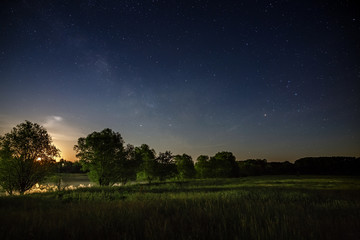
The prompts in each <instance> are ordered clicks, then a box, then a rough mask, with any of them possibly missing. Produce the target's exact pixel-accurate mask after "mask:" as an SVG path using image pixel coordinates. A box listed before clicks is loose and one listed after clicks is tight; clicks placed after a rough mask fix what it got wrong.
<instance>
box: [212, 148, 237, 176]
mask: <svg viewBox="0 0 360 240" xmlns="http://www.w3.org/2000/svg"><path fill="white" fill-rule="evenodd" d="M209 163H210V166H211V169H212V173H211V175H212V176H211V177H215V178H224V177H237V176H238V173H239V166H238V165H237V163H236V158H235V156H234V155H233V154H232V153H231V152H218V153H216V154H215V156H213V157H211V158H210V161H209Z"/></svg>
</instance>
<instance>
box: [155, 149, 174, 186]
mask: <svg viewBox="0 0 360 240" xmlns="http://www.w3.org/2000/svg"><path fill="white" fill-rule="evenodd" d="M176 174H177V168H176V164H175V160H174V157H173V155H172V154H171V152H170V151H166V152H164V153H159V155H158V157H157V158H156V175H157V177H158V178H159V180H160V181H164V180H165V179H168V178H172V177H175V176H176Z"/></svg>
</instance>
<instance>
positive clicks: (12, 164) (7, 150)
mask: <svg viewBox="0 0 360 240" xmlns="http://www.w3.org/2000/svg"><path fill="white" fill-rule="evenodd" d="M74 150H75V151H76V153H77V155H76V156H77V157H78V158H79V161H77V162H70V161H66V160H64V159H61V160H60V161H59V162H56V161H55V160H54V159H55V157H58V156H59V150H58V149H57V148H56V147H55V146H53V145H52V140H51V137H50V136H49V135H48V133H47V131H46V130H45V129H44V128H43V127H42V126H40V125H38V124H36V123H31V122H29V121H25V123H21V124H19V125H17V126H16V127H14V128H13V129H12V131H11V132H10V133H7V134H5V136H0V186H1V187H2V188H3V189H4V190H6V191H7V192H8V193H9V194H12V193H13V192H19V193H20V194H23V193H24V192H25V191H27V190H29V189H31V188H32V187H33V186H34V185H35V184H36V183H38V182H41V181H43V180H44V179H46V178H47V177H49V176H54V175H56V176H59V173H80V172H82V173H84V172H86V173H87V174H88V176H89V178H90V180H91V181H93V182H96V183H98V184H99V185H100V186H111V185H113V184H115V183H122V184H126V183H127V182H128V181H134V180H142V181H147V182H148V183H152V182H153V181H155V180H157V181H164V180H166V179H177V180H183V179H190V178H236V177H246V176H258V175H281V174H287V175H290V174H331V175H360V158H355V157H315V158H301V159H299V160H296V161H295V162H294V163H290V162H288V161H286V162H267V160H266V159H248V160H245V161H236V158H235V156H234V155H233V154H232V153H231V152H225V151H223V152H218V153H216V154H215V155H214V156H211V157H209V156H206V155H201V156H199V157H198V158H197V159H196V163H194V161H193V159H192V158H191V156H189V155H187V154H182V155H173V154H172V153H171V152H170V151H165V152H163V153H162V152H159V153H156V152H155V150H154V149H152V148H150V147H149V146H148V145H147V144H142V145H141V146H139V147H134V146H133V145H130V144H127V145H125V142H124V140H123V139H122V137H121V135H120V133H118V132H114V131H113V130H111V129H109V128H106V129H104V130H102V131H101V132H93V133H90V134H89V135H87V136H86V137H81V138H79V139H78V142H77V144H76V145H75V146H74ZM58 180H59V178H58ZM58 182H59V183H60V182H61V181H60V180H59V181H58Z"/></svg>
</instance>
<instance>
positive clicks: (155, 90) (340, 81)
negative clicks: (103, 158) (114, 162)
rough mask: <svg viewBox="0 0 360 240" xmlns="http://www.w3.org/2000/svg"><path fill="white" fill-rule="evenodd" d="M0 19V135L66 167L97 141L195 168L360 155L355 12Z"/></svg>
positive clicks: (254, 7) (26, 12)
mask: <svg viewBox="0 0 360 240" xmlns="http://www.w3.org/2000/svg"><path fill="white" fill-rule="evenodd" d="M0 6H1V7H0V23H1V25H2V26H3V29H2V33H3V34H2V35H1V37H0V81H1V88H0V109H1V111H0V135H3V134H5V133H8V132H10V131H11V129H12V128H13V127H15V126H16V125H17V124H20V123H22V122H24V121H25V119H26V120H29V121H31V122H36V123H38V124H40V125H42V126H43V127H45V128H46V129H47V131H48V133H49V134H50V135H51V137H52V139H53V142H54V145H55V146H56V147H57V148H59V149H60V150H61V154H62V157H63V158H64V159H65V160H70V161H74V160H75V159H76V158H75V151H74V150H73V146H74V145H75V144H76V143H77V139H78V138H79V137H86V136H87V135H88V134H90V133H92V132H93V131H101V130H103V129H104V128H110V129H112V130H113V131H115V132H119V133H120V134H121V136H122V137H123V139H124V141H125V144H127V143H129V144H132V145H134V146H140V145H141V144H143V143H145V144H148V145H149V146H150V147H151V148H153V149H154V150H155V151H156V152H157V153H158V152H165V151H167V150H168V151H171V152H172V153H173V154H183V153H186V154H188V155H190V156H192V157H193V160H196V158H197V157H198V156H199V155H208V156H213V155H215V153H217V152H220V151H229V152H232V153H233V154H234V155H235V156H236V158H237V160H240V159H267V161H269V162H283V161H289V162H294V161H295V160H297V159H299V158H302V157H318V156H354V157H359V156H360V125H359V124H358V119H360V111H359V103H360V99H359V90H360V74H359V62H360V56H359V55H358V52H360V21H359V20H360V17H359V13H358V12H356V8H355V7H354V6H353V4H352V3H349V2H343V1H331V2H327V3H321V2H314V1H301V2H265V1H263V2H262V1H260V2H253V1H245V2H238V1H222V2H211V1H210V2H209V1H205V0H200V1H197V2H193V3H183V2H165V1H152V2H138V3H135V2H132V1H125V2H124V1H121V2H119V1H114V0H109V1H107V2H105V3H100V2H97V1H78V2H46V1H45V2H44V1H40V0H36V1H32V2H31V4H29V3H28V2H26V1H23V2H10V1H6V2H5V3H1V4H0Z"/></svg>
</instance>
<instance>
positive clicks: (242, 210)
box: [0, 177, 360, 239]
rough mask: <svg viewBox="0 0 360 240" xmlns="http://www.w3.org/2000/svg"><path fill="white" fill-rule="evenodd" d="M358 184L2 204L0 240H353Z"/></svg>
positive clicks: (176, 189)
mask: <svg viewBox="0 0 360 240" xmlns="http://www.w3.org/2000/svg"><path fill="white" fill-rule="evenodd" d="M359 183H360V180H359V179H352V178H339V177H334V178H331V177H306V178H299V177H254V178H243V179H218V180H214V179H212V180H194V181H187V182H169V183H164V184H162V183H157V184H154V185H133V186H126V187H114V188H82V189H78V190H73V191H61V192H50V193H41V194H30V195H26V196H15V197H2V198H0V203H1V206H0V214H1V215H0V219H1V224H0V239H31V238H33V239H359V238H360V219H359V216H360V191H359V190H360V189H359V188H360V184H359Z"/></svg>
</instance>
